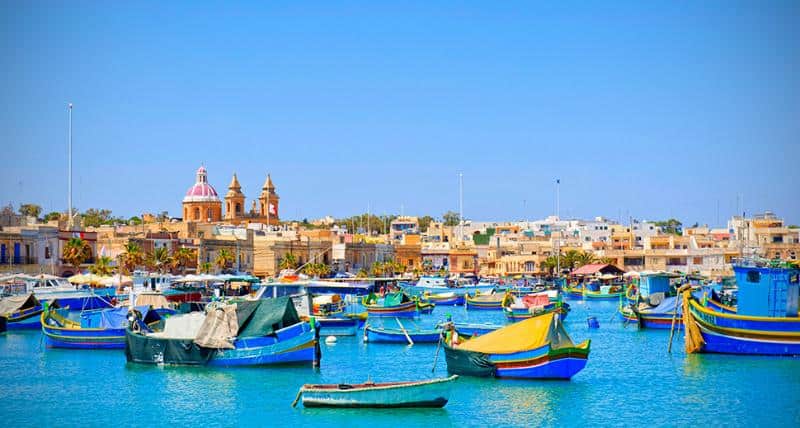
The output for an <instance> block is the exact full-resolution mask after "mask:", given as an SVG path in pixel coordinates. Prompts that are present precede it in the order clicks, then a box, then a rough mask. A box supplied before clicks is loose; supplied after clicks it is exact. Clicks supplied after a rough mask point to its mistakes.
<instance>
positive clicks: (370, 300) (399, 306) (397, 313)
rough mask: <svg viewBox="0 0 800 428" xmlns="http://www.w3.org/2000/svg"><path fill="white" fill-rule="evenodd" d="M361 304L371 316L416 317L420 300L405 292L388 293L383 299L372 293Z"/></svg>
mask: <svg viewBox="0 0 800 428" xmlns="http://www.w3.org/2000/svg"><path fill="white" fill-rule="evenodd" d="M361 304H362V305H363V306H364V307H365V308H366V309H367V314H369V316H371V317H415V316H417V314H418V310H417V307H418V302H417V301H415V300H412V299H411V298H410V297H409V296H408V295H407V294H406V293H403V292H397V293H386V295H385V296H383V298H382V299H380V298H378V296H377V295H376V294H374V293H370V294H369V295H368V296H366V297H364V298H363V299H362V301H361Z"/></svg>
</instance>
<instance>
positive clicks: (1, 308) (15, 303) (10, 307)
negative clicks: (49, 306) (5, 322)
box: [0, 293, 39, 315]
mask: <svg viewBox="0 0 800 428" xmlns="http://www.w3.org/2000/svg"><path fill="white" fill-rule="evenodd" d="M36 306H39V300H37V299H36V296H34V295H33V293H31V294H28V295H22V296H11V297H5V298H3V299H0V315H8V314H11V313H14V312H17V311H19V310H24V309H31V308H35V307H36Z"/></svg>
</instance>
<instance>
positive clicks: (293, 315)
mask: <svg viewBox="0 0 800 428" xmlns="http://www.w3.org/2000/svg"><path fill="white" fill-rule="evenodd" d="M243 303H250V304H255V307H254V310H253V312H252V315H251V316H249V317H247V318H245V319H244V321H242V322H240V327H239V334H238V336H239V337H259V336H268V335H270V334H273V333H275V331H277V330H280V329H282V328H285V327H289V326H291V325H294V324H297V323H298V322H300V317H299V316H298V315H297V310H296V309H295V307H294V303H292V298H291V297H290V296H284V297H277V298H274V299H263V300H258V301H255V302H239V303H238V305H242V304H243Z"/></svg>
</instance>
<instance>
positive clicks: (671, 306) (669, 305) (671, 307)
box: [642, 296, 683, 315]
mask: <svg viewBox="0 0 800 428" xmlns="http://www.w3.org/2000/svg"><path fill="white" fill-rule="evenodd" d="M676 306H677V307H678V315H680V314H682V313H683V312H682V310H681V302H680V300H679V299H678V298H677V297H674V296H673V297H665V298H664V300H662V301H661V303H660V304H659V305H658V306H656V307H655V308H653V309H647V310H644V311H642V312H644V313H648V314H672V313H673V312H675V307H676Z"/></svg>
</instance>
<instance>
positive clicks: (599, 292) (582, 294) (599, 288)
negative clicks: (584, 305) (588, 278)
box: [564, 282, 625, 300]
mask: <svg viewBox="0 0 800 428" xmlns="http://www.w3.org/2000/svg"><path fill="white" fill-rule="evenodd" d="M564 291H565V293H566V295H567V297H570V298H572V299H586V300H619V298H620V296H623V295H625V290H624V287H623V286H622V285H620V284H614V285H600V284H599V283H597V282H589V283H584V284H573V285H570V286H567V288H566V289H565V290H564Z"/></svg>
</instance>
